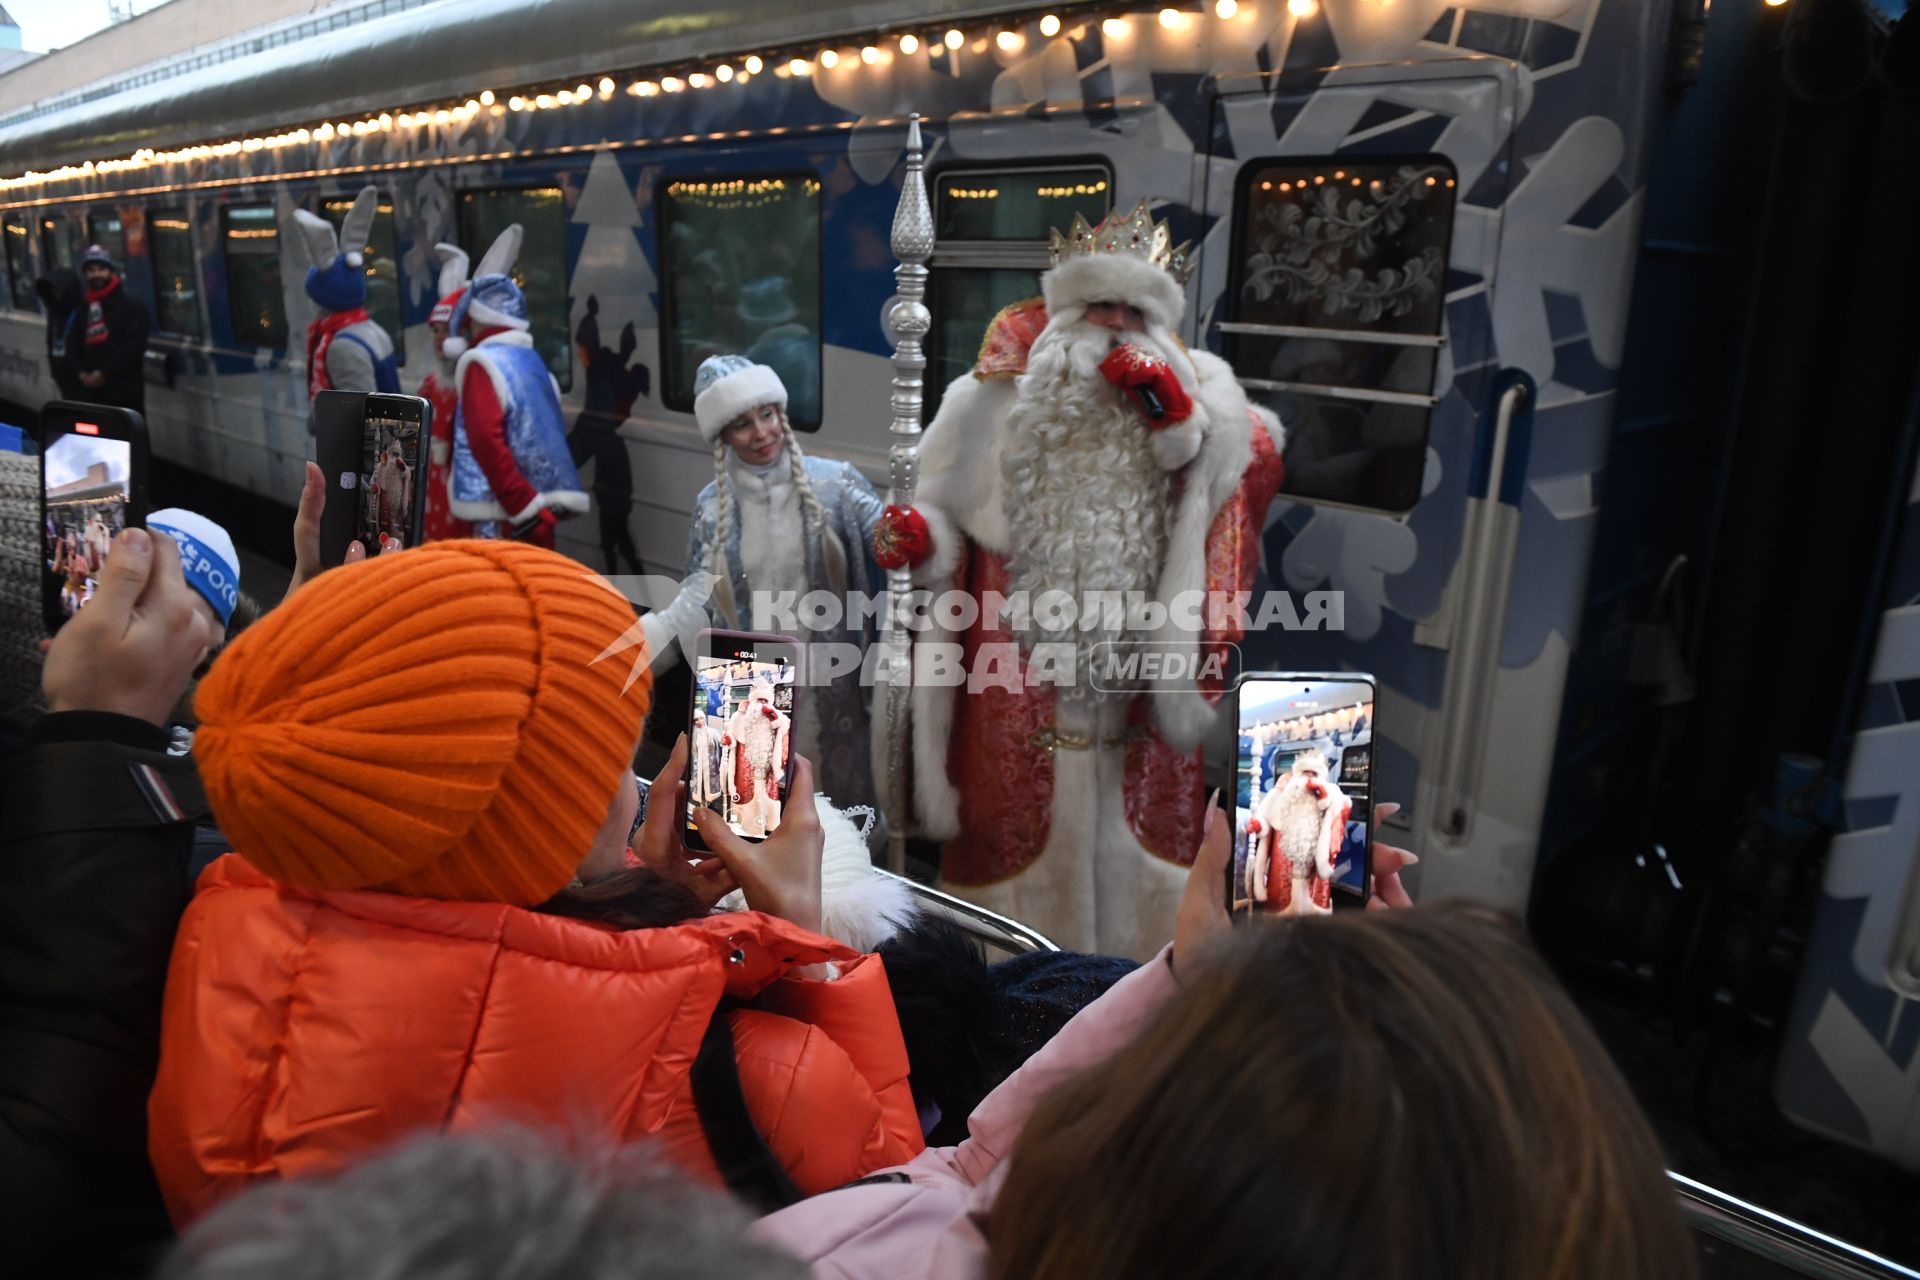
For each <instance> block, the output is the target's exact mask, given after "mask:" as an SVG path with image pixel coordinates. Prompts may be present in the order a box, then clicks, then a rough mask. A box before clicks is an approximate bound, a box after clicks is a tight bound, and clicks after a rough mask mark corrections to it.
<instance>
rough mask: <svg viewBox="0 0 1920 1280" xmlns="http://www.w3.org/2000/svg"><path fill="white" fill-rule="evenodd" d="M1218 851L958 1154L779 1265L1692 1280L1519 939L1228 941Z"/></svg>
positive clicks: (899, 1176) (1577, 1033) (1334, 926)
mask: <svg viewBox="0 0 1920 1280" xmlns="http://www.w3.org/2000/svg"><path fill="white" fill-rule="evenodd" d="M1225 825H1226V824H1225V823H1224V822H1217V821H1216V822H1212V823H1211V824H1210V827H1209V831H1208V836H1207V839H1206V841H1205V844H1204V846H1203V849H1202V853H1201V856H1200V857H1199V858H1198V859H1196V864H1195V869H1194V872H1193V875H1192V876H1191V877H1190V878H1189V880H1188V883H1187V890H1186V897H1185V899H1184V900H1183V902H1182V905H1181V918H1180V927H1179V930H1178V932H1177V934H1176V937H1175V942H1174V946H1173V948H1172V949H1171V951H1169V952H1167V953H1163V954H1162V955H1161V956H1160V957H1159V958H1157V959H1155V960H1154V961H1152V962H1150V963H1149V964H1147V965H1145V966H1143V967H1142V968H1141V969H1139V970H1137V971H1136V972H1135V973H1133V974H1131V975H1129V976H1128V977H1127V978H1125V979H1123V980H1122V981H1121V982H1120V983H1119V984H1118V985H1116V986H1115V987H1114V988H1113V989H1112V990H1111V991H1110V992H1108V994H1107V995H1105V996H1103V997H1102V998H1101V999H1099V1000H1097V1001H1095V1002H1094V1003H1093V1004H1091V1005H1089V1006H1088V1007H1087V1008H1086V1009H1085V1010H1083V1011H1082V1012H1081V1013H1080V1015H1079V1016H1078V1017H1076V1018H1075V1019H1074V1020H1073V1022H1071V1023H1069V1024H1068V1026H1067V1027H1066V1028H1065V1029H1064V1030H1063V1031H1061V1032H1060V1034H1059V1035H1058V1036H1056V1037H1055V1038H1054V1040H1053V1041H1052V1042H1051V1043H1050V1044H1049V1045H1048V1046H1047V1047H1046V1048H1045V1049H1043V1050H1042V1051H1041V1052H1040V1053H1039V1054H1037V1055H1035V1057H1034V1058H1033V1059H1032V1060H1031V1061H1030V1062H1029V1063H1028V1064H1027V1065H1026V1066H1024V1067H1023V1068H1022V1069H1021V1070H1020V1071H1018V1072H1017V1073H1015V1074H1014V1075H1013V1076H1012V1077H1011V1078H1009V1079H1008V1081H1007V1082H1006V1083H1005V1084H1004V1085H1002V1086H1001V1087H1000V1088H999V1089H998V1090H996V1091H995V1092H994V1094H993V1095H992V1096H990V1097H989V1098H988V1099H987V1100H986V1102H984V1103H983V1104H981V1106H980V1107H979V1108H978V1109H977V1110H976V1111H975V1112H974V1113H973V1116H972V1118H971V1120H970V1122H969V1130H970V1133H971V1135H972V1136H971V1137H970V1138H969V1139H968V1141H966V1142H964V1143H962V1144H960V1145H959V1146H958V1147H950V1148H944V1149H940V1150H929V1151H927V1152H925V1153H924V1154H923V1155H921V1156H920V1157H919V1158H917V1159H916V1160H914V1161H913V1162H912V1163H911V1164H909V1165H907V1166H905V1167H904V1168H903V1169H902V1170H900V1171H898V1172H895V1173H890V1174H881V1175H878V1176H876V1177H875V1178H871V1179H868V1180H866V1182H864V1183H862V1184H858V1185H856V1186H855V1187H853V1188H849V1189H843V1190H841V1191H838V1192H835V1193H833V1194H831V1195H828V1196H822V1197H816V1198H815V1199H814V1200H812V1201H809V1202H806V1203H803V1204H800V1205H796V1206H793V1207H792V1208H789V1209H786V1210H783V1211H782V1212H780V1213H778V1214H775V1215H773V1216H772V1217H770V1218H767V1219H765V1220H763V1222H762V1223H761V1224H760V1226H759V1228H758V1231H759V1233H760V1235H761V1237H762V1238H763V1239H765V1240H768V1241H770V1242H772V1243H776V1244H779V1245H782V1246H784V1247H785V1248H787V1249H789V1250H791V1251H793V1252H796V1253H798V1254H799V1255H800V1256H801V1257H802V1258H803V1259H806V1260H808V1261H809V1262H811V1263H813V1264H814V1267H815V1271H816V1274H818V1275H821V1276H823V1277H824V1276H833V1277H864V1276H873V1277H881V1276H885V1277H889V1278H893V1277H903V1276H937V1277H942V1278H943V1280H944V1278H953V1280H958V1278H961V1277H966V1278H968V1280H974V1278H978V1277H993V1278H994V1280H1003V1278H1004V1280H1013V1278H1016V1277H1017V1278H1019V1280H1051V1278H1056V1277H1057V1278H1061V1280H1080V1278H1082V1277H1094V1276H1098V1277H1101V1278H1102V1280H1116V1278H1119V1280H1127V1278H1138V1280H1147V1278H1149V1277H1153V1278H1158V1277H1175V1276H1177V1277H1181V1280H1204V1278H1206V1277H1241V1276H1284V1277H1310V1278H1311V1280H1334V1278H1336V1277H1349V1276H1350V1277H1362V1276H1365V1277H1395V1278H1396V1280H1416V1278H1419V1280H1424V1278H1425V1277H1432V1278H1433V1280H1464V1278H1467V1277H1473V1278H1485V1280H1505V1278H1509V1277H1510V1278H1512V1280H1603V1278H1605V1280H1613V1278H1615V1277H1619V1278H1626V1277H1633V1278H1634V1280H1667V1278H1669V1277H1670V1278H1672V1280H1687V1278H1688V1277H1691V1276H1692V1275H1693V1274H1694V1264H1693V1253H1692V1245H1691V1242H1690V1241H1689V1239H1688V1237H1687V1233H1686V1231H1685V1229H1684V1227H1683V1225H1682V1223H1681V1220H1680V1215H1679V1210H1678V1207H1677V1205H1676V1203H1675V1201H1674V1199H1673V1195H1672V1192H1671V1191H1670V1190H1669V1188H1668V1185H1667V1180H1666V1178H1665V1176H1664V1174H1663V1172H1662V1162H1661V1158H1660V1149H1659V1147H1658V1145H1657V1143H1656V1142H1655V1141H1654V1137H1653V1134H1652V1132H1651V1131H1650V1130H1649V1128H1648V1126H1647V1123H1646V1121H1645V1119H1644V1118H1643V1117H1642V1116H1641V1114H1640V1111H1639V1109H1638V1107H1637V1106H1636V1105H1635V1103H1634V1100H1633V1096H1632V1094H1631V1093H1630V1092H1629V1090H1628V1088H1627V1086H1626V1083H1625V1082H1624V1081H1623V1080H1622V1079H1621V1078H1620V1076H1619V1074H1618V1072H1616V1071H1615V1070H1614V1068H1613V1066H1612V1064H1611V1063H1610V1062H1609V1061H1608V1060H1607V1057H1606V1054H1605V1052H1604V1051H1603V1050H1602V1048H1601V1046H1600V1044H1599V1042H1598V1041H1597V1040H1596V1039H1595V1038H1594V1036H1593V1034H1592V1032H1591V1031H1590V1030H1589V1029H1588V1027H1587V1026H1586V1024H1585V1022H1584V1021H1583V1020H1582V1019H1581V1017H1580V1014H1579V1013H1578V1011H1577V1010H1576V1009H1575V1008H1574V1006H1573V1004H1572V1002H1571V1001H1570V1000H1569V999H1568V998H1567V996H1566V994H1565V993H1564V992H1562V991H1561V990H1560V988H1559V987H1558V986H1557V985H1556V984H1555V982H1554V980H1553V979H1552V977H1551V976H1550V975H1549V974H1548V973H1547V971H1546V969H1545V967H1544V966H1543V965H1542V964H1541V962H1540V961H1539V959H1538V958H1537V957H1536V956H1535V955H1534V953H1533V950H1532V948H1531V947H1530V946H1529V945H1528V943H1527V941H1526V939H1525V938H1524V936H1523V935H1522V934H1521V932H1520V930H1519V929H1518V928H1517V927H1516V926H1515V925H1514V924H1513V923H1512V922H1510V921H1509V920H1508V919H1507V918H1506V917H1504V916H1501V915H1498V914H1496V913H1494V912H1492V911H1489V910H1486V909H1484V908H1480V907H1475V906H1470V905H1464V904H1455V903H1448V904H1441V905H1438V906H1428V907H1420V908H1415V909H1413V910H1408V911H1392V912H1368V913H1367V914H1366V915H1365V916H1364V917H1360V916H1348V915H1341V916H1336V917H1333V918H1326V917H1319V918H1313V919H1305V920H1291V921H1279V922H1265V921H1263V922H1260V923H1259V924H1258V925H1256V926H1253V927H1246V928H1240V929H1230V928H1229V927H1228V925H1227V922H1226V917H1225V913H1224V907H1223V904H1222V901H1221V899H1222V895H1223V891H1224V881H1225V865H1226V856H1227V842H1226V840H1225V839H1224V834H1225V832H1224V828H1225ZM1176 955H1177V957H1178V971H1177V973H1176V971H1175V968H1174V957H1175V956H1176Z"/></svg>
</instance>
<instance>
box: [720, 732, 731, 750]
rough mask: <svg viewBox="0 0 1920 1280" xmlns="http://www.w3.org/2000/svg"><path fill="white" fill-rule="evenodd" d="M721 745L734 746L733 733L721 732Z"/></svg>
mask: <svg viewBox="0 0 1920 1280" xmlns="http://www.w3.org/2000/svg"><path fill="white" fill-rule="evenodd" d="M720 745H721V746H723V747H730V746H732V745H733V735H732V734H730V733H723V734H721V735H720Z"/></svg>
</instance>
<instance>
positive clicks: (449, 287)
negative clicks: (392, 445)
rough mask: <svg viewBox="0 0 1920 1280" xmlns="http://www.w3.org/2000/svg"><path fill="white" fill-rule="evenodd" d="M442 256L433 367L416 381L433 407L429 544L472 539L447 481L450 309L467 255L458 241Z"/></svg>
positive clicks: (462, 286)
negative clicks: (458, 514) (456, 539)
mask: <svg viewBox="0 0 1920 1280" xmlns="http://www.w3.org/2000/svg"><path fill="white" fill-rule="evenodd" d="M433 252H434V254H435V256H437V257H438V258H439V259H440V301H438V302H436V303H435V304H434V306H433V312H432V314H431V315H429V316H428V317H427V328H428V329H429V330H430V331H431V332H432V333H433V365H434V367H433V369H432V370H431V371H430V372H429V373H428V374H427V379H426V381H425V382H422V383H421V384H420V395H421V397H422V398H423V399H425V400H426V402H427V403H428V404H430V405H432V406H433V422H432V424H431V426H430V429H429V430H428V433H427V481H426V483H427V512H426V517H425V520H424V521H423V523H422V525H421V536H422V537H423V538H424V539H425V540H426V541H428V542H438V541H440V540H441V539H443V538H471V537H472V536H473V525H472V523H471V522H470V521H466V520H462V519H461V518H460V517H458V516H456V515H454V514H453V506H452V500H453V499H452V493H451V491H450V489H449V487H448V480H449V479H450V478H451V476H452V474H453V414H454V409H455V408H456V407H457V406H458V404H459V403H460V387H459V384H458V383H456V382H455V381H454V380H453V355H452V354H451V353H449V352H448V351H447V338H448V336H449V334H450V333H451V328H450V326H451V325H452V323H453V309H454V308H455V307H457V306H459V305H460V299H462V298H464V297H465V296H466V293H467V253H466V250H464V249H461V248H459V247H458V246H457V245H451V244H436V245H435V246H433Z"/></svg>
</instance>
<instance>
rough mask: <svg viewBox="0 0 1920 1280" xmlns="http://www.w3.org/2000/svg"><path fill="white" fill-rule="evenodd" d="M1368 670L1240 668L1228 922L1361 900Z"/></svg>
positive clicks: (1366, 860) (1365, 872)
mask: <svg viewBox="0 0 1920 1280" xmlns="http://www.w3.org/2000/svg"><path fill="white" fill-rule="evenodd" d="M1373 695H1374V681H1373V677H1371V676H1366V675H1354V674H1340V675H1305V674H1300V673H1295V672H1280V673H1275V674H1272V675H1266V674H1249V675H1246V676H1243V677H1241V680H1240V683H1239V684H1238V685H1237V686H1236V687H1235V720H1236V724H1235V730H1236V747H1235V751H1234V776H1233V797H1234V851H1233V864H1232V868H1231V870H1230V872H1229V875H1228V883H1227V903H1228V908H1229V911H1230V912H1231V914H1232V915H1233V916H1234V918H1235V919H1236V920H1240V919H1245V918H1249V917H1252V916H1255V915H1260V914H1269V915H1314V914H1324V913H1326V912H1328V911H1331V910H1332V909H1333V908H1334V907H1335V906H1336V905H1339V906H1361V905H1365V903H1366V899H1367V895H1368V893H1369V891H1370V889H1371V881H1370V876H1371V874H1372V869H1373V859H1372V833H1371V830H1370V827H1371V820H1372V815H1373V803H1372V801H1373V702H1374V696H1373Z"/></svg>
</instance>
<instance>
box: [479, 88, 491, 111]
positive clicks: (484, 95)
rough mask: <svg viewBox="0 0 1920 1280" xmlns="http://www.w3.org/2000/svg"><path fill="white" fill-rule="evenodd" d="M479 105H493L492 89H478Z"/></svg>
mask: <svg viewBox="0 0 1920 1280" xmlns="http://www.w3.org/2000/svg"><path fill="white" fill-rule="evenodd" d="M480 105H481V106H483V107H490V106H492V105H493V90H491V89H482V90H481V91H480Z"/></svg>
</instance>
